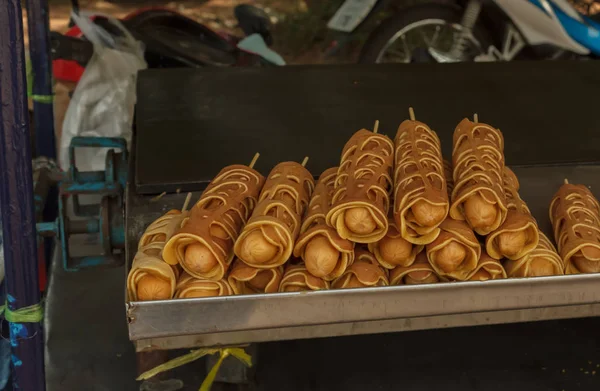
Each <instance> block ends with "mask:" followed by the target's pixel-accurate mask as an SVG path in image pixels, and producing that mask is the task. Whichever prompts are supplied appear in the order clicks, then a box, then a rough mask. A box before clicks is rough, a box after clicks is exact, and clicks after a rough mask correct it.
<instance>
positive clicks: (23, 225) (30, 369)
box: [0, 0, 46, 391]
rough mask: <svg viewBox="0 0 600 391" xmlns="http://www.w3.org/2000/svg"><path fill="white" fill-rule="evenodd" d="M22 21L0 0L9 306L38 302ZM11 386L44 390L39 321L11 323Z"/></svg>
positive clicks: (1, 167) (9, 1)
mask: <svg viewBox="0 0 600 391" xmlns="http://www.w3.org/2000/svg"><path fill="white" fill-rule="evenodd" d="M24 50H25V49H24V42H23V22H22V13H21V3H20V1H19V0H3V1H2V2H0V103H1V111H0V178H2V186H1V187H0V210H2V228H3V241H4V253H5V254H4V255H5V268H6V290H7V298H8V300H7V305H8V308H9V309H10V310H12V311H16V310H19V309H20V308H23V307H28V306H31V305H35V304H39V302H40V292H39V288H38V264H37V244H36V232H35V210H34V203H33V196H32V195H33V178H32V168H31V150H30V144H29V139H30V137H29V118H28V109H27V85H26V84H27V83H26V75H25V53H24ZM10 339H11V346H12V361H13V387H14V388H15V389H23V390H35V391H38V390H41V391H42V390H45V388H46V386H45V376H44V338H43V331H42V325H41V323H11V325H10Z"/></svg>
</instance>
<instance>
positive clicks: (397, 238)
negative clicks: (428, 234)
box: [369, 218, 424, 269]
mask: <svg viewBox="0 0 600 391" xmlns="http://www.w3.org/2000/svg"><path fill="white" fill-rule="evenodd" d="M423 248H424V246H423V245H417V244H413V243H410V242H409V241H407V240H405V239H404V238H402V235H401V234H400V232H399V231H398V228H397V227H396V222H395V221H394V219H393V218H390V220H389V223H388V231H387V233H386V234H385V236H384V237H383V238H382V239H381V240H379V241H378V242H375V243H369V251H370V252H371V253H373V254H374V255H375V258H376V259H377V261H378V262H379V264H380V265H381V266H383V267H384V268H386V269H394V268H396V267H398V266H410V265H412V264H413V262H415V258H416V256H417V254H418V253H420V252H421V250H423Z"/></svg>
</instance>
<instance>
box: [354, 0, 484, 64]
mask: <svg viewBox="0 0 600 391" xmlns="http://www.w3.org/2000/svg"><path fill="white" fill-rule="evenodd" d="M461 18H462V9H461V8H460V7H459V6H458V5H457V4H455V3H454V2H441V3H438V2H435V3H425V4H418V5H415V6H410V7H408V8H403V9H401V10H399V11H398V12H397V13H396V14H395V15H394V16H392V17H390V18H388V19H386V20H384V21H383V22H382V23H381V24H380V25H379V26H378V27H377V28H376V29H375V30H374V31H373V32H372V33H371V34H370V35H369V37H368V39H367V41H366V42H365V44H364V46H363V49H362V51H361V54H360V56H359V63H363V64H373V63H413V62H436V61H440V57H439V56H434V55H432V54H434V52H435V53H442V54H443V53H448V52H449V51H450V48H451V47H452V44H453V42H454V40H455V39H456V38H457V36H458V33H459V32H460V29H461V26H460V20H461ZM489 42H491V40H490V39H489V38H488V34H487V33H486V31H485V29H484V28H483V26H480V23H478V24H477V25H476V26H475V29H474V31H473V34H472V36H471V37H470V38H469V40H468V45H467V46H466V48H465V51H464V52H463V57H462V58H461V59H448V58H445V60H446V61H448V60H449V61H472V60H474V59H475V57H476V56H478V55H480V54H483V53H484V51H485V50H486V49H487V47H488V46H489ZM441 57H444V56H441Z"/></svg>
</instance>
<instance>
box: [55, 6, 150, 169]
mask: <svg viewBox="0 0 600 391" xmlns="http://www.w3.org/2000/svg"><path fill="white" fill-rule="evenodd" d="M71 16H72V18H73V20H74V21H75V23H76V24H77V26H79V28H80V29H81V31H82V32H83V34H84V35H85V37H86V38H87V39H88V40H89V41H90V42H91V43H92V44H93V45H94V55H93V56H92V58H91V59H90V61H89V63H88V64H87V66H86V68H85V72H84V73H83V76H82V77H81V79H80V81H79V83H78V84H77V87H76V88H75V92H74V94H73V98H72V99H71V103H70V104H69V107H68V109H67V113H66V114H65V120H64V123H63V131H62V136H61V140H60V153H59V158H60V166H61V168H62V169H63V170H66V169H68V167H69V145H70V144H71V139H72V138H73V137H75V136H95V137H124V138H125V139H126V140H127V143H128V145H130V142H131V133H132V131H131V127H132V121H133V108H134V105H135V101H136V91H135V84H136V78H137V72H138V71H139V70H141V69H144V68H146V62H145V61H144V49H143V47H142V44H141V43H140V42H138V41H136V40H135V38H133V36H132V35H131V34H130V33H129V32H128V31H127V29H126V28H125V27H124V26H123V25H122V24H121V23H120V22H119V21H118V20H116V19H114V18H110V17H107V16H104V15H102V16H104V17H106V18H108V20H109V22H110V23H111V24H113V25H114V26H115V27H117V28H118V29H119V30H120V31H121V33H122V36H119V37H115V36H114V35H111V34H109V33H108V32H107V31H106V30H104V29H103V28H102V27H99V26H97V25H96V24H94V23H93V21H91V20H90V18H89V17H90V16H91V14H89V13H84V12H80V13H79V15H77V14H75V13H73V14H72V15H71ZM105 156H106V149H105V148H79V149H77V151H76V156H75V158H76V160H77V167H78V169H79V170H80V171H98V170H104V166H105Z"/></svg>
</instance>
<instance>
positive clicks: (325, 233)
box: [293, 167, 354, 281]
mask: <svg viewBox="0 0 600 391" xmlns="http://www.w3.org/2000/svg"><path fill="white" fill-rule="evenodd" d="M336 176H337V167H332V168H329V169H327V170H325V171H324V172H323V173H322V174H321V176H320V177H319V181H318V182H317V185H316V187H315V191H314V192H313V195H312V197H311V200H310V203H309V205H308V212H307V214H306V217H305V218H304V221H303V222H302V227H301V229H300V236H299V237H298V240H297V241H296V245H295V246H294V252H293V254H294V256H295V257H300V258H302V259H303V260H304V262H305V264H306V267H307V269H308V270H309V272H311V273H312V274H313V275H314V276H315V277H319V278H323V279H324V280H326V281H332V280H334V279H336V278H337V277H339V276H341V275H342V273H343V272H344V270H346V268H347V267H348V265H350V264H352V262H353V261H354V243H352V242H351V241H349V240H346V239H342V238H341V237H340V236H339V235H338V233H337V231H336V230H335V229H334V228H332V227H330V226H328V225H327V222H326V216H327V212H328V211H329V208H330V204H331V198H332V197H333V191H334V183H335V178H336Z"/></svg>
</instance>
